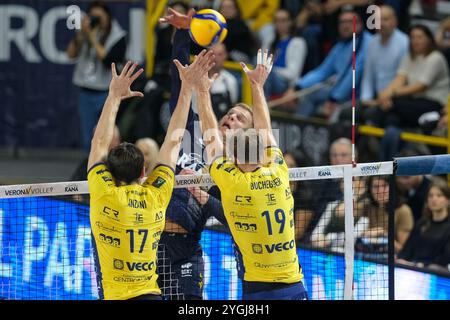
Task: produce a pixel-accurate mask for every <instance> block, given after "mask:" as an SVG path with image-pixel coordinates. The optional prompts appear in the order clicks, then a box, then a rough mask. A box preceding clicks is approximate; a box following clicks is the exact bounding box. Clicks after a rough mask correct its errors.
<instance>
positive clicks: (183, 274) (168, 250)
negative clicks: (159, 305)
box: [157, 232, 204, 300]
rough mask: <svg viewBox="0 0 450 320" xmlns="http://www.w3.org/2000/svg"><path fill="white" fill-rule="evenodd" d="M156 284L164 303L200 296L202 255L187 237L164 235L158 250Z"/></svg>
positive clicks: (201, 290) (174, 234)
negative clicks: (165, 301)
mask: <svg viewBox="0 0 450 320" xmlns="http://www.w3.org/2000/svg"><path fill="white" fill-rule="evenodd" d="M157 266H158V267H157V274H158V285H159V288H160V289H161V293H162V295H163V297H164V299H165V300H199V299H202V297H203V274H204V261H203V252H202V249H201V246H200V244H199V240H198V239H197V238H194V237H192V236H191V235H189V234H181V233H168V232H163V233H162V235H161V240H160V242H159V248H158V263H157Z"/></svg>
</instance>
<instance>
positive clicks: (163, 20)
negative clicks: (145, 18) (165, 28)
mask: <svg viewBox="0 0 450 320" xmlns="http://www.w3.org/2000/svg"><path fill="white" fill-rule="evenodd" d="M158 21H159V23H167V19H166V18H159V20H158Z"/></svg>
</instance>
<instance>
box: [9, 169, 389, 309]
mask: <svg viewBox="0 0 450 320" xmlns="http://www.w3.org/2000/svg"><path fill="white" fill-rule="evenodd" d="M298 170H302V169H300V168H299V169H298ZM327 170H328V169H326V170H325V171H323V170H318V169H317V170H316V169H315V170H313V171H315V172H316V176H317V177H320V176H321V172H322V173H324V172H325V175H326V179H323V177H322V178H320V180H314V179H311V178H308V174H307V173H305V175H303V176H304V177H305V179H302V178H298V175H293V177H294V178H293V179H292V182H291V190H292V193H293V196H294V203H295V210H294V211H295V213H294V217H295V219H294V221H293V223H295V230H296V240H297V253H298V258H299V262H300V264H301V267H302V271H303V274H304V280H303V283H304V285H305V288H306V289H307V291H308V295H309V297H310V299H326V300H334V299H343V298H344V283H345V271H346V263H345V257H344V253H345V251H346V250H348V249H349V248H346V247H345V235H346V234H345V222H344V215H345V211H346V209H345V207H346V206H345V203H344V189H343V185H344V179H343V177H342V176H337V177H336V178H335V177H333V174H332V172H333V170H331V173H330V171H329V170H328V171H327ZM317 172H318V175H317ZM199 181H200V180H198V179H191V180H185V181H184V183H183V188H185V189H188V188H189V189H190V192H196V191H197V192H199V193H198V194H197V198H195V197H194V199H196V201H199V200H200V202H201V196H202V193H201V192H200V191H199V190H198V188H197V186H198V182H199ZM202 181H203V180H202ZM349 181H350V183H351V180H349ZM386 181H387V179H386V177H383V176H377V177H354V181H353V207H354V210H353V212H354V218H355V225H354V238H355V246H354V249H355V260H354V262H355V267H354V277H353V281H354V284H353V298H355V299H387V292H388V282H387V279H388V277H387V275H388V269H387V265H386V260H387V222H388V213H387V212H388V211H387V204H388V203H389V184H387V185H386V184H383V183H384V182H386ZM371 184H372V185H371ZM64 186H65V187H64V190H65V191H64V192H66V194H64V192H61V193H60V194H63V195H58V196H51V195H49V196H34V195H35V194H45V193H46V192H47V193H52V192H53V193H54V191H55V190H54V189H56V186H55V187H54V188H53V187H52V185H51V184H49V185H46V186H45V188H44V187H33V186H30V187H27V188H28V189H27V188H24V187H20V188H17V187H10V188H9V189H8V190H9V192H8V193H7V192H6V191H4V190H3V191H2V193H3V194H4V195H10V196H11V195H13V194H14V196H15V197H14V198H3V199H0V221H1V223H0V240H1V241H0V253H1V258H0V297H1V298H2V299H52V300H58V299H71V300H76V299H97V298H98V293H97V280H96V279H97V275H96V270H95V263H94V259H93V244H92V235H91V229H90V223H89V196H88V195H87V194H71V193H73V192H74V191H75V193H80V192H81V191H79V190H78V189H81V188H78V187H77V185H75V186H72V187H71V189H67V185H64ZM209 187H211V183H210V182H209V184H208V188H209ZM33 188H35V189H33ZM50 188H53V189H50ZM38 189H39V190H38ZM369 189H370V190H372V191H369ZM33 190H34V191H33ZM66 190H68V191H66ZM31 195H33V196H31ZM102 227H104V226H99V228H100V229H101V228H102ZM239 227H240V228H251V225H247V226H239ZM176 231H177V230H176V229H175V230H173V229H172V230H171V232H169V233H168V235H170V234H171V233H176ZM250 231H251V230H250ZM105 234H106V232H105ZM168 235H167V234H166V236H168ZM100 241H106V242H109V243H110V244H111V245H114V238H113V237H112V238H111V237H108V236H104V237H103V238H102V239H100ZM185 241H186V242H189V241H192V239H190V238H188V237H187V238H186V240H185ZM198 241H199V244H200V246H201V247H200V250H201V253H200V257H201V259H200V260H193V259H191V260H182V261H173V260H172V259H170V258H169V256H170V250H172V249H170V248H166V247H165V245H164V243H161V242H160V244H159V250H158V269H157V272H158V274H159V278H160V282H159V285H160V288H161V289H162V293H163V295H164V297H165V298H166V299H173V300H180V299H189V298H191V297H190V296H189V295H186V294H185V293H184V290H183V288H184V287H185V286H189V285H190V284H192V279H191V278H192V277H197V278H196V279H195V281H194V283H195V284H198V286H199V287H200V290H201V292H202V296H203V299H207V300H238V299H241V297H242V286H241V281H240V280H239V278H238V271H237V269H236V260H235V255H234V250H233V241H232V237H231V234H230V232H229V229H228V227H227V226H224V225H222V224H221V223H220V222H219V221H218V220H216V219H215V218H210V219H209V220H208V221H207V222H206V227H205V228H204V230H203V232H202V235H201V239H200V240H198ZM182 254H183V255H184V256H189V255H191V256H195V254H194V253H192V252H190V253H189V252H183V253H182ZM197 256H198V254H197Z"/></svg>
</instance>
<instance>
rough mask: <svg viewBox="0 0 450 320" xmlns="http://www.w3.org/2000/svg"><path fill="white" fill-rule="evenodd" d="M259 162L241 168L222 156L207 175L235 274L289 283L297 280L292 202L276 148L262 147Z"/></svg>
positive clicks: (259, 279)
mask: <svg viewBox="0 0 450 320" xmlns="http://www.w3.org/2000/svg"><path fill="white" fill-rule="evenodd" d="M265 163H266V164H265V165H264V166H262V167H260V168H258V169H257V170H255V171H253V172H242V171H241V170H240V169H239V168H238V167H237V166H236V165H235V164H234V163H233V162H231V161H230V160H229V159H227V158H225V157H219V158H217V159H216V160H215V161H214V162H213V163H212V164H211V166H210V174H211V177H212V178H213V179H214V182H215V183H216V184H217V186H218V187H219V189H220V192H221V195H222V206H223V209H224V214H225V217H226V219H227V222H228V225H229V228H230V231H231V234H232V236H233V241H234V244H235V245H234V247H235V253H236V259H237V264H238V273H239V276H240V278H241V279H243V280H245V281H255V282H279V283H295V282H299V281H300V280H301V279H303V274H302V272H301V269H300V265H299V261H298V257H297V250H296V244H295V235H294V200H293V197H292V193H291V190H290V187H289V173H288V167H287V165H286V162H285V161H284V158H283V154H282V152H281V150H280V149H279V148H276V147H269V148H267V149H266V159H265Z"/></svg>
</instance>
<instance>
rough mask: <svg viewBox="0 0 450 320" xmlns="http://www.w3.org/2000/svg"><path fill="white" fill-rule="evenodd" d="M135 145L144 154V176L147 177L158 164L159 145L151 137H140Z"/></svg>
mask: <svg viewBox="0 0 450 320" xmlns="http://www.w3.org/2000/svg"><path fill="white" fill-rule="evenodd" d="M134 145H135V146H136V147H137V148H138V149H139V150H141V151H142V154H143V155H144V169H145V173H144V176H145V178H146V177H148V175H149V174H150V173H151V172H152V171H153V169H154V168H155V166H156V163H157V158H158V154H159V146H158V144H157V143H156V141H155V140H153V139H151V138H141V139H138V140H137V141H136V142H135V144H134Z"/></svg>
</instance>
